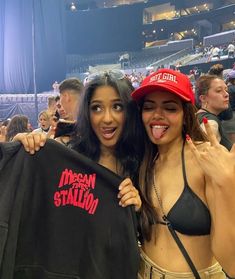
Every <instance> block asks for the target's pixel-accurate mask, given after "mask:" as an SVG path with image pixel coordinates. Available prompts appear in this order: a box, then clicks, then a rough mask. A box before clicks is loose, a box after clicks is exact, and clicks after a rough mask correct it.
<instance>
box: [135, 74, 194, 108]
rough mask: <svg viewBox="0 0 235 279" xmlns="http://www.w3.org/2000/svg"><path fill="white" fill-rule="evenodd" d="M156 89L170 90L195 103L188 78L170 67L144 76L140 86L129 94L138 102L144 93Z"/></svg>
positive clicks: (155, 90) (146, 93)
mask: <svg viewBox="0 0 235 279" xmlns="http://www.w3.org/2000/svg"><path fill="white" fill-rule="evenodd" d="M157 91H163V92H164V91H166V92H170V93H173V94H175V95H177V96H179V97H180V98H181V99H183V101H186V102H191V103H192V104H194V103H195V97H194V93H193V90H192V85H191V82H190V80H189V78H188V77H187V76H186V75H184V74H182V73H180V72H178V71H174V70H171V69H160V70H158V71H157V72H154V73H152V74H151V75H149V76H148V77H146V78H145V79H144V80H143V81H142V83H141V86H140V87H139V88H138V89H136V90H135V91H133V92H132V94H131V96H132V98H133V99H134V100H135V101H137V102H138V101H140V100H141V99H142V98H144V97H145V96H146V95H148V94H150V93H153V92H157Z"/></svg>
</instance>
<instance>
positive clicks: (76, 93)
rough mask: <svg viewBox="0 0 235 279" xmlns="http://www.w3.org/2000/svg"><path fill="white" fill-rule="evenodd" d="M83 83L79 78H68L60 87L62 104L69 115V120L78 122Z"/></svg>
mask: <svg viewBox="0 0 235 279" xmlns="http://www.w3.org/2000/svg"><path fill="white" fill-rule="evenodd" d="M83 90H84V85H83V83H82V82H81V81H80V80H79V79H77V78H68V79H65V80H64V81H62V82H61V83H60V85H59V92H60V104H61V105H62V107H63V108H64V110H65V111H66V113H67V114H68V120H72V121H76V120H77V114H78V106H79V100H80V96H81V93H82V92H83Z"/></svg>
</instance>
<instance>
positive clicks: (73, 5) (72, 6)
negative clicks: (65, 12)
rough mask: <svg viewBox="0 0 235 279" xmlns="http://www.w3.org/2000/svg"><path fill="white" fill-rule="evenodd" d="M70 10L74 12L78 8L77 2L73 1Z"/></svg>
mask: <svg viewBox="0 0 235 279" xmlns="http://www.w3.org/2000/svg"><path fill="white" fill-rule="evenodd" d="M70 10H71V11H72V12H74V11H76V10H77V8H76V6H75V4H74V3H73V2H72V3H71V5H70Z"/></svg>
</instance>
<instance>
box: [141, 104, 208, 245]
mask: <svg viewBox="0 0 235 279" xmlns="http://www.w3.org/2000/svg"><path fill="white" fill-rule="evenodd" d="M182 105H183V112H184V124H183V129H182V138H183V139H185V136H186V134H188V135H189V136H190V137H191V138H192V140H193V141H194V142H205V141H206V140H207V137H206V134H205V133H204V132H203V131H202V130H201V128H200V125H199V122H198V120H197V118H196V116H195V113H196V107H195V106H194V105H192V104H191V103H190V102H182ZM140 106H141V110H142V104H140ZM144 141H145V155H144V159H143V162H142V164H141V167H140V172H139V187H140V190H141V197H142V207H141V214H140V227H141V233H142V237H143V239H146V240H147V241H149V240H151V235H152V225H153V224H154V223H156V222H157V220H158V216H157V214H156V210H155V209H154V207H153V204H152V199H151V193H152V187H151V185H153V182H154V181H153V179H154V163H155V159H156V157H157V155H158V148H157V145H155V144H153V143H152V142H151V141H150V140H149V138H148V135H147V133H146V131H145V132H144Z"/></svg>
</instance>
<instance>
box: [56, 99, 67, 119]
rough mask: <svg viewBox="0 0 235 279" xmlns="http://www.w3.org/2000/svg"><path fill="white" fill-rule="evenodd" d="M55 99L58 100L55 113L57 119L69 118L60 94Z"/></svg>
mask: <svg viewBox="0 0 235 279" xmlns="http://www.w3.org/2000/svg"><path fill="white" fill-rule="evenodd" d="M55 101H56V113H55V115H56V117H57V120H59V119H64V120H68V118H69V114H68V113H66V111H65V109H64V108H63V106H62V105H61V103H60V96H56V97H55Z"/></svg>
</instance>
